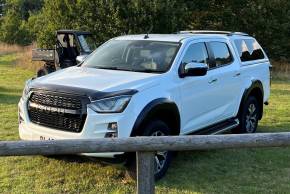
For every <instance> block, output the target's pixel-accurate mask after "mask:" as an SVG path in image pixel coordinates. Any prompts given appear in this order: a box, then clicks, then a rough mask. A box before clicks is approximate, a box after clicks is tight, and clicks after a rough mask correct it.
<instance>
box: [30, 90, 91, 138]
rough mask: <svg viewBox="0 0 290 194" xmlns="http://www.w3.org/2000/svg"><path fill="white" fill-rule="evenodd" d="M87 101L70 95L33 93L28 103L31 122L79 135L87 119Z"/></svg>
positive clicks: (44, 92) (43, 92)
mask: <svg viewBox="0 0 290 194" xmlns="http://www.w3.org/2000/svg"><path fill="white" fill-rule="evenodd" d="M87 100H88V99H84V98H83V97H80V96H73V95H68V94H58V93H50V92H47V91H36V92H33V93H32V94H31V96H30V98H29V101H28V114H29V118H30V121H31V122H33V123H35V124H38V125H42V126H47V127H50V128H53V129H58V130H63V131H69V132H75V133H79V132H81V131H82V128H83V125H84V122H85V119H86V104H87Z"/></svg>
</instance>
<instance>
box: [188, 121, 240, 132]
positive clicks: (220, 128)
mask: <svg viewBox="0 0 290 194" xmlns="http://www.w3.org/2000/svg"><path fill="white" fill-rule="evenodd" d="M238 125H239V120H238V119H229V120H226V121H223V122H220V123H218V124H215V125H212V126H209V127H206V128H204V129H201V130H198V131H196V132H193V133H191V134H190V135H217V134H221V133H224V132H226V131H229V130H231V129H233V128H235V127H237V126H238Z"/></svg>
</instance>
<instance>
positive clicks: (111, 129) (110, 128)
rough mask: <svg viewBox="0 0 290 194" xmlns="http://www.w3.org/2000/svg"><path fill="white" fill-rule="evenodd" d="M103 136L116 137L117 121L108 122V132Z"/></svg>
mask: <svg viewBox="0 0 290 194" xmlns="http://www.w3.org/2000/svg"><path fill="white" fill-rule="evenodd" d="M105 137H111V138H114V137H118V124H117V122H112V123H109V124H108V132H107V133H106V135H105Z"/></svg>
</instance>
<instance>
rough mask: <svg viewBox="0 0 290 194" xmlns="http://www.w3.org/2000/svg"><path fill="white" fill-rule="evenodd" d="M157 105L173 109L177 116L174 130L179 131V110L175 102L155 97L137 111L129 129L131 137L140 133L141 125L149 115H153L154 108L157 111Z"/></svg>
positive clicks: (148, 118)
mask: <svg viewBox="0 0 290 194" xmlns="http://www.w3.org/2000/svg"><path fill="white" fill-rule="evenodd" d="M159 107H162V108H163V109H165V110H166V109H167V110H169V111H174V112H175V113H176V116H177V118H176V119H177V122H178V129H174V130H176V133H178V135H179V132H180V112H179V109H178V107H177V105H176V104H175V102H173V101H171V100H169V99H167V98H157V99H155V100H152V101H151V102H149V103H148V104H147V105H146V106H145V107H144V108H143V109H142V111H141V112H140V113H139V115H138V117H137V119H136V121H135V123H134V125H133V128H132V131H131V135H130V136H131V137H132V136H136V135H138V134H140V133H141V132H142V129H141V125H142V124H143V123H144V122H146V121H148V120H150V118H151V117H150V116H151V115H153V114H154V113H155V110H156V111H158V110H159V109H158V108H159Z"/></svg>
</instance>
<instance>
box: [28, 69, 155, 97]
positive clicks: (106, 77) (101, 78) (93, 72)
mask: <svg viewBox="0 0 290 194" xmlns="http://www.w3.org/2000/svg"><path fill="white" fill-rule="evenodd" d="M158 76H160V74H153V73H140V72H130V71H120V70H105V69H96V68H86V67H70V68H66V69H63V70H59V71H57V72H54V73H51V74H49V75H46V76H43V77H40V78H37V79H35V80H33V82H34V83H35V84H36V83H37V84H40V85H46V84H47V85H58V86H63V87H65V86H68V87H74V88H84V89H90V90H95V91H103V92H112V91H119V90H126V89H136V90H139V91H141V90H144V89H147V88H150V87H153V86H154V85H157V84H158V81H157V80H158V79H156V78H157V77H158Z"/></svg>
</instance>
